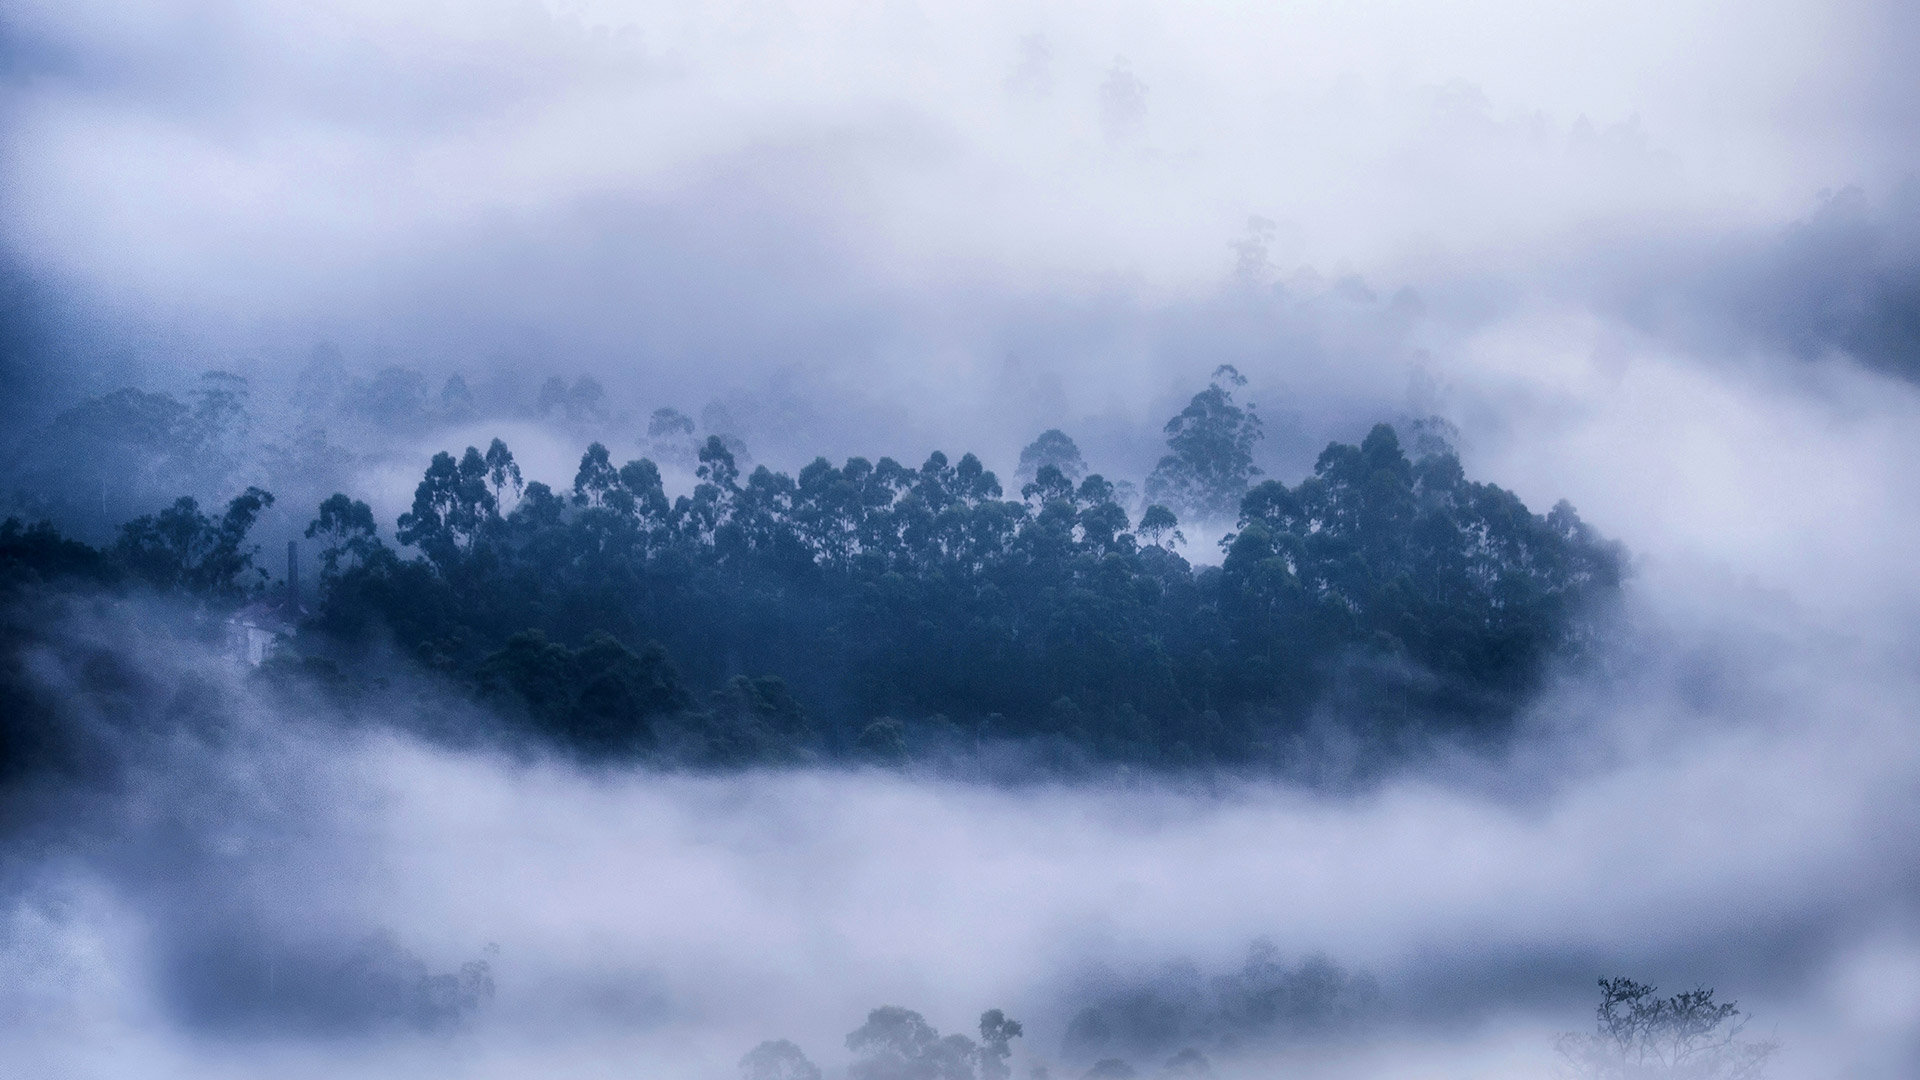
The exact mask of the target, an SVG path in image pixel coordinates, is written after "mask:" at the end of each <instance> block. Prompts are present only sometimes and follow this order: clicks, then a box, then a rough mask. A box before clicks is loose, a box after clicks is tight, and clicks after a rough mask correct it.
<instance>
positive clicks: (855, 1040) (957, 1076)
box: [847, 1005, 980, 1080]
mask: <svg viewBox="0 0 1920 1080" xmlns="http://www.w3.org/2000/svg"><path fill="white" fill-rule="evenodd" d="M847 1049H848V1050H851V1051H853V1052H854V1053H855V1054H857V1055H859V1056H858V1058H857V1059H856V1060H855V1061H854V1063H853V1065H852V1066H851V1067H850V1068H848V1070H847V1076H848V1077H849V1078H850V1080H975V1074H974V1068H973V1067H974V1063H975V1062H976V1061H977V1060H978V1059H979V1056H980V1048H979V1047H978V1046H976V1045H975V1044H974V1041H973V1040H972V1039H969V1038H967V1037H966V1036H965V1035H948V1036H946V1037H944V1038H942V1037H941V1035H940V1033H939V1032H938V1031H936V1030H934V1028H933V1025H931V1024H929V1023H927V1021H926V1018H925V1017H923V1016H921V1015H920V1014H919V1013H917V1012H914V1011H912V1010H911V1009H903V1008H900V1007H899V1006H897V1005H883V1006H881V1007H880V1008H878V1009H875V1010H873V1011H872V1012H870V1013H868V1014H867V1022H866V1023H864V1024H862V1025H860V1027H859V1028H858V1029H856V1030H855V1031H854V1032H853V1033H852V1034H850V1035H848V1036H847Z"/></svg>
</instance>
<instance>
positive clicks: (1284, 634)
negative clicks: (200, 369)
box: [0, 369, 1622, 769]
mask: <svg viewBox="0 0 1920 1080" xmlns="http://www.w3.org/2000/svg"><path fill="white" fill-rule="evenodd" d="M1235 379H1237V373H1234V372H1231V370H1230V369H1223V373H1222V374H1221V375H1220V376H1219V377H1217V378H1216V380H1215V381H1214V383H1213V384H1212V385H1210V386H1209V387H1208V388H1207V389H1206V390H1203V391H1202V392H1200V393H1199V394H1196V395H1195V396H1194V401H1193V403H1192V404H1191V405H1190V406H1189V407H1188V409H1186V410H1185V411H1183V412H1182V413H1181V414H1180V415H1179V416H1176V417H1175V418H1174V420H1173V421H1171V422H1170V423H1169V424H1168V426H1167V430H1168V444H1169V454H1168V456H1167V458H1165V459H1164V460H1163V461H1162V462H1161V464H1160V466H1159V467H1158V468H1156V470H1155V472H1154V475H1153V476H1152V477H1149V480H1148V485H1147V486H1148V490H1149V493H1150V495H1152V496H1158V497H1160V498H1162V499H1165V500H1166V501H1168V502H1174V503H1177V508H1178V512H1176V508H1175V507H1173V506H1169V505H1166V504H1165V503H1164V502H1154V503H1151V504H1150V505H1148V506H1147V507H1146V508H1145V509H1144V511H1143V512H1142V513H1140V515H1139V517H1138V520H1135V519H1134V518H1133V517H1132V516H1131V515H1130V513H1129V510H1128V507H1127V505H1126V504H1125V500H1126V493H1125V492H1124V491H1123V490H1122V489H1121V488H1120V487H1119V486H1117V485H1115V484H1114V483H1111V482H1109V481H1108V480H1106V479H1105V478H1103V477H1102V476H1100V475H1098V474H1087V473H1085V468H1084V464H1083V463H1082V462H1080V460H1079V455H1078V451H1077V449H1075V448H1074V447H1073V446H1072V442H1071V440H1070V439H1067V438H1066V436H1064V435H1063V434H1061V433H1059V432H1057V431H1055V432H1048V433H1047V434H1045V435H1043V436H1042V437H1041V438H1040V439H1038V440H1036V441H1035V444H1034V445H1033V446H1030V447H1029V448H1028V453H1027V454H1025V455H1023V469H1022V471H1023V472H1024V473H1026V474H1027V475H1028V476H1030V479H1028V480H1027V481H1026V482H1025V483H1024V484H1022V485H1021V487H1020V489H1019V490H1018V491H1017V492H1008V491H1006V490H1004V489H1003V487H1002V485H1001V483H1000V481H999V480H998V478H997V477H996V476H995V475H994V474H993V473H992V472H991V471H989V470H987V469H986V468H985V467H984V466H983V465H982V463H981V462H980V460H979V459H978V458H977V457H975V456H974V455H972V454H964V455H962V456H961V457H960V458H959V459H958V460H952V459H950V458H948V457H947V456H946V455H945V454H943V453H939V452H935V453H933V454H931V455H929V457H928V458H927V459H926V460H925V461H924V462H922V463H921V464H920V465H919V466H918V467H909V466H906V465H903V464H901V463H900V462H898V461H895V460H893V459H891V458H886V457H882V458H879V459H878V460H877V461H875V460H869V459H866V458H862V457H854V458H850V459H848V460H846V461H844V462H841V463H840V464H837V465H836V464H834V463H832V462H829V461H827V460H825V459H816V460H815V461H813V462H812V463H811V464H809V465H807V466H806V467H805V468H803V469H801V470H799V471H798V473H797V474H793V475H789V474H787V473H784V472H778V471H774V470H772V469H769V468H767V467H765V466H761V467H757V468H754V469H753V470H752V471H751V472H750V473H743V470H742V469H741V467H740V465H739V461H738V458H737V457H736V455H735V453H734V452H733V449H732V448H730V447H729V445H728V443H727V440H724V439H722V438H719V437H709V438H708V439H707V440H706V442H705V444H704V445H703V446H701V447H699V449H698V452H697V477H698V483H697V484H696V486H695V487H694V488H693V490H692V491H691V492H690V493H688V494H685V495H681V496H679V497H677V498H670V497H669V496H668V494H667V492H666V489H665V486H664V483H663V480H662V476H661V471H660V469H659V468H658V467H657V466H656V465H655V463H654V462H653V461H651V460H649V459H647V458H639V459H636V460H632V461H628V462H626V463H624V464H616V463H615V461H614V459H613V457H612V456H611V454H610V452H609V451H608V450H607V448H606V447H605V446H604V445H602V444H600V443H594V444H592V445H591V446H589V447H588V448H587V450H586V452H585V453H584V454H583V455H582V457H581V459H580V463H579V467H578V469H577V471H576V473H575V475H574V478H573V482H572V484H571V485H570V486H568V487H565V488H562V489H559V490H556V489H554V488H553V487H550V486H549V485H547V484H544V483H541V482H538V481H535V482H530V483H529V482H525V480H524V478H523V476H522V474H521V471H520V468H519V466H518V464H517V462H516V461H515V459H514V457H513V454H512V451H511V450H510V449H509V448H508V447H507V446H506V445H505V443H503V442H502V441H500V440H498V439H495V440H493V441H492V443H491V445H490V446H489V447H488V448H487V449H486V450H484V451H483V450H481V449H479V448H478V447H468V448H466V450H465V451H464V452H463V453H461V454H459V455H457V456H456V455H455V454H453V453H450V452H443V453H440V454H437V455H435V457H434V458H433V460H432V462H431V463H430V464H429V465H428V467H427V469H426V472H425V475H424V476H423V477H422V478H421V480H420V483H419V485H418V487H417V488H416V491H415V493H414V498H413V502H412V505H411V507H410V508H409V509H408V510H407V512H406V513H404V514H402V515H400V517H399V519H398V521H397V522H396V523H395V527H394V529H393V530H392V532H391V534H390V535H391V541H389V540H388V538H387V537H386V536H383V535H382V530H381V529H380V527H379V523H378V522H376V520H375V518H374V515H373V512H372V510H371V509H370V507H369V506H368V504H367V503H366V502H364V501H361V500H358V499H355V498H352V497H351V496H349V495H347V494H344V493H342V494H335V495H333V496H332V497H330V498H327V499H326V500H325V501H324V502H323V503H322V504H321V505H320V507H319V509H318V512H317V514H316V516H315V517H314V519H313V520H312V522H311V524H310V525H309V526H308V528H307V530H306V535H307V536H308V537H309V538H311V539H312V540H313V541H315V542H316V543H317V546H318V549H319V550H318V555H319V561H320V565H321V574H320V583H319V591H318V595H317V596H316V597H314V598H313V600H314V603H313V606H312V608H311V609H310V610H309V611H307V612H306V613H305V615H306V624H305V627H304V629H303V632H302V633H301V635H300V636H299V639H298V641H297V643H296V645H295V652H296V653H297V654H298V656H299V657H302V658H305V660H307V661H309V662H311V663H314V664H322V665H325V666H327V667H328V668H329V669H330V670H335V671H338V672H341V673H344V674H343V677H345V678H347V679H349V680H350V679H352V678H353V677H354V673H355V672H357V671H362V670H366V669H367V667H368V663H369V661H370V658H372V657H373V656H374V655H375V654H377V653H379V652H380V651H381V650H383V649H391V648H397V649H398V650H400V651H401V652H402V653H403V654H405V655H406V656H408V657H410V658H411V659H412V660H414V661H416V662H417V663H418V664H419V665H421V666H422V667H424V668H426V669H428V670H430V671H432V672H435V673H438V674H439V675H440V676H442V677H444V678H446V679H447V680H449V681H451V682H452V683H454V684H456V685H458V686H460V687H462V688H464V690H465V691H466V692H467V693H469V694H470V695H471V696H472V697H473V698H474V699H476V700H478V701H480V702H483V703H486V704H487V705H489V706H491V707H492V708H493V709H494V710H495V711H497V712H498V713H499V714H501V715H503V716H506V717H508V718H509V719H510V721H511V722H512V723H514V724H516V725H519V726H521V727H522V728H524V729H525V730H526V731H528V732H530V733H532V734H535V735H537V736H539V737H542V738H548V739H551V740H553V741H555V742H557V743H559V744H561V745H565V746H568V747H571V748H574V749H577V750H579V751H581V752H584V753H590V754H596V755H615V756H640V755H647V754H660V755H668V756H671V757H675V758H678V759H685V760H692V761H695V762H699V763H704V764H715V765H719V764H741V763H748V762H755V761H783V760H784V761H798V760H815V759H821V758H827V759H842V758H850V757H864V758H869V759H875V760H901V759H904V758H907V757H911V756H916V755H920V754H923V753H929V752H933V751H935V750H941V749H946V750H952V749H960V750H965V749H968V748H977V747H980V746H983V745H986V744H989V743H992V744H996V745H997V744H1001V743H1006V742H1014V743H1022V744H1026V745H1028V746H1031V747H1036V748H1042V749H1046V750H1048V751H1049V752H1050V753H1057V754H1058V755H1061V756H1062V757H1063V759H1071V760H1075V761H1096V762H1098V761H1104V762H1121V763H1128V764H1137V765H1142V766H1148V767H1164V768H1175V769H1178V768H1185V767H1193V766H1206V765H1214V764H1241V763H1249V762H1255V761H1260V760H1268V759H1273V758H1275V757H1279V756H1284V755H1285V754H1286V753H1287V752H1288V747H1290V746H1292V745H1294V743H1295V741H1296V740H1297V739H1298V738H1300V737H1301V735H1302V733H1303V732H1305V731H1307V730H1308V729H1309V728H1310V727H1312V726H1313V725H1316V724H1326V723H1332V724H1334V725H1335V726H1336V727H1338V728H1340V729H1342V730H1346V731H1350V732H1353V733H1355V734H1357V735H1359V736H1362V737H1363V738H1365V739H1367V740H1370V741H1373V742H1376V743H1379V744H1382V745H1385V744H1390V743H1392V742H1394V741H1395V740H1404V739H1410V738H1421V737H1425V736H1429V735H1434V734H1442V735H1453V736H1469V737H1486V736H1497V735H1498V734H1500V733H1501V732H1503V731H1504V730H1505V729H1506V727H1507V726H1508V725H1509V724H1510V722H1511V720H1512V718H1513V717H1514V715H1515V714H1516V711H1517V710H1518V709H1519V708H1520V707H1522V706H1523V705H1524V703H1525V701H1526V700H1527V698H1528V696H1529V694H1530V693H1532V692H1533V691H1534V690H1535V689H1536V688H1537V687H1538V685H1539V683H1540V680H1541V679H1542V678H1543V677H1544V676H1545V675H1546V673H1547V672H1548V671H1549V669H1550V668H1551V666H1552V665H1553V664H1554V663H1556V662H1563V661H1567V660H1570V659H1577V658H1578V657H1579V656H1581V655H1582V653H1583V651H1584V650H1585V649H1586V648H1587V647H1588V645H1589V644H1590V642H1591V639H1592V637H1593V634H1594V632H1595V627H1596V626H1597V620H1598V619H1599V618H1600V617H1601V612H1602V611H1603V610H1604V604H1605V601H1606V600H1607V598H1608V597H1610V596H1611V595H1613V594H1614V593H1616V592H1617V590H1618V588H1619V584H1620V580H1621V573H1622V554H1621V551H1620V549H1619V548H1618V546H1617V545H1615V544H1613V543H1611V542H1609V541H1606V540H1604V539H1602V538H1601V537H1599V536H1598V535H1596V533H1595V532H1594V531H1593V530H1592V529H1591V528H1590V527H1589V526H1587V525H1586V524H1585V523H1583V522H1582V521H1581V520H1580V518H1579V517H1578V515H1577V514H1575V512H1574V511H1573V509H1572V508H1571V507H1569V506H1567V505H1566V504H1565V503H1561V504H1560V505H1558V506H1556V507H1554V508H1553V509H1552V510H1551V511H1550V512H1548V513H1547V514H1545V515H1539V514H1534V513H1532V512H1530V511H1529V510H1528V509H1527V507H1526V506H1525V505H1523V504H1522V502H1521V501H1520V499H1519V498H1517V497H1516V496H1515V495H1514V494H1513V493H1511V492H1509V491H1505V490H1503V489H1501V488H1499V487H1497V486H1494V485H1491V484H1484V483H1476V482H1474V481H1471V480H1469V479H1467V477H1466V476H1465V474H1464V472H1463V470H1462V468H1461V465H1460V462H1459V459H1458V457H1457V456H1456V455H1455V454H1454V453H1453V452H1452V451H1451V450H1450V449H1447V448H1446V447H1445V446H1444V445H1442V444H1434V445H1423V448H1422V449H1421V450H1419V451H1416V452H1415V453H1414V454H1412V455H1409V453H1408V452H1407V450H1406V449H1405V448H1404V447H1403V446H1402V444H1401V441H1400V438H1399V436H1398V434H1397V432H1396V431H1395V430H1394V429H1393V428H1392V427H1391V426H1388V425H1384V424H1383V425H1379V426H1376V427H1375V428H1374V429H1373V430H1372V431H1371V432H1369V433H1368V435H1367V436H1366V438H1365V439H1363V440H1362V441H1361V442H1360V443H1359V444H1358V445H1348V444H1342V443H1333V444H1331V445H1329V446H1328V447H1327V448H1326V450H1325V451H1324V452H1323V453H1322V454H1321V455H1320V457H1319V459H1318V461H1317V463H1316V465H1315V467H1314V470H1313V473H1312V475H1310V476H1308V477H1306V478H1305V479H1303V480H1302V481H1301V482H1300V483H1298V484H1295V485H1288V484H1286V483H1283V482H1281V481H1278V480H1271V479H1269V480H1264V481H1261V482H1258V483H1254V481H1255V480H1256V479H1257V470H1255V469H1253V468H1252V466H1251V447H1252V442H1253V440H1254V439H1256V438H1257V437H1258V430H1257V420H1256V419H1255V418H1254V417H1253V416H1252V414H1251V410H1250V409H1249V408H1245V407H1242V406H1239V405H1236V404H1235V403H1234V401H1233V389H1234V387H1235V385H1236V383H1235V382H1234V380H1235ZM1429 442H1431V441H1430V440H1429ZM1249 484H1251V486H1248V485H1249ZM272 502H273V496H272V495H271V494H270V493H268V492H266V491H263V490H260V489H257V488H250V489H248V490H247V491H246V492H244V493H243V494H241V495H240V496H238V497H237V498H235V499H234V500H232V502H230V503H229V504H228V505H227V506H226V507H225V508H224V509H223V510H220V511H217V512H211V513H210V512H207V511H203V510H202V509H201V507H200V506H199V504H198V503H196V502H195V501H194V500H193V499H191V498H184V497H183V498H181V499H180V500H178V501H177V502H176V503H175V504H173V505H172V506H170V507H168V508H167V509H165V510H162V511H160V512H158V513H156V514H150V515H143V516H140V517H138V518H136V519H134V520H133V521H131V522H128V523H127V524H125V525H123V526H122V527H121V528H120V530H119V532H118V534H117V538H116V540H115V541H114V542H113V543H112V544H110V545H108V546H106V547H105V548H103V549H100V550H98V551H96V550H94V549H91V548H86V546H85V545H79V544H77V543H76V542H74V541H70V540H66V539H64V538H61V537H59V536H58V535H57V534H55V533H53V532H51V531H49V530H48V529H47V528H46V527H44V526H42V527H39V528H27V527H25V526H22V525H20V524H19V523H17V522H14V523H10V524H8V525H7V526H6V532H5V533H4V534H0V565H8V566H12V567H14V568H15V569H14V571H13V572H14V573H15V574H16V576H17V574H18V573H19V572H20V568H22V567H30V564H34V563H35V562H36V560H41V561H46V560H52V561H53V562H61V564H62V565H66V566H68V567H69V568H71V567H74V566H80V565H83V564H84V565H85V566H87V567H91V568H92V569H91V570H90V571H89V572H90V573H94V574H96V575H105V576H108V577H111V576H114V575H118V576H120V577H122V578H124V579H126V580H129V581H134V582H139V583H142V584H143V585H145V586H146V587H150V588H154V589H158V590H161V591H169V592H176V593H190V594H192V595H195V596H198V597H200V598H202V599H203V600H207V599H213V600H222V601H225V602H229V603H235V602H238V601H239V600H240V599H243V598H245V597H246V596H248V595H249V594H250V591H251V592H252V593H256V594H257V593H258V592H259V591H260V590H261V589H263V588H264V587H265V583H266V575H265V573H264V571H262V570H261V569H260V567H259V566H258V565H257V561H256V559H255V555H256V554H257V552H256V551H255V550H254V549H252V548H250V547H249V545H248V543H247V534H248V530H249V529H250V527H251V525H252V523H253V521H254V520H255V518H256V517H257V516H258V515H259V514H260V512H261V511H262V510H263V509H264V508H265V507H267V506H270V505H271V504H272ZM1223 502H1230V503H1231V504H1232V505H1234V506H1235V508H1236V515H1235V521H1236V527H1235V529H1234V531H1233V532H1231V533H1230V534H1228V535H1227V537H1226V538H1225V539H1224V540H1223V541H1222V545H1223V548H1224V552H1223V554H1224V559H1223V561H1222V563H1221V564H1220V565H1219V566H1203V567H1198V568H1196V567H1195V566H1194V565H1192V564H1190V563H1189V562H1188V561H1187V559H1185V558H1184V557H1183V556H1182V555H1181V554H1179V551H1178V548H1179V547H1180V544H1179V538H1180V530H1179V525H1180V517H1179V513H1180V512H1184V513H1195V512H1199V513H1203V514H1204V513H1206V512H1208V511H1209V510H1210V509H1214V508H1217V506H1218V505H1220V504H1222V503H1223ZM63 560H64V561H63ZM48 565H52V562H49V563H48ZM284 660H285V658H283V661H284ZM282 666H284V662H283V665H282Z"/></svg>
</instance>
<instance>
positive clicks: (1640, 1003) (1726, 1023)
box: [1554, 979, 1779, 1080]
mask: <svg viewBox="0 0 1920 1080" xmlns="http://www.w3.org/2000/svg"><path fill="white" fill-rule="evenodd" d="M1594 1011H1595V1014H1596V1015H1595V1025H1594V1030H1593V1031H1592V1032H1591V1033H1586V1032H1566V1033H1564V1034H1562V1035H1560V1036H1559V1038H1557V1039H1556V1040H1555V1041H1554V1048H1555V1049H1556V1050H1557V1051H1558V1052H1559V1054H1560V1057H1561V1059H1562V1060H1563V1061H1564V1062H1565V1064H1566V1068H1567V1071H1568V1073H1569V1075H1571V1076H1573V1077H1577V1078H1578V1080H1754V1078H1757V1077H1759V1076H1762V1075H1763V1074H1764V1073H1765V1071H1766V1067H1767V1063H1768V1061H1770V1060H1771V1059H1772V1058H1773V1055H1774V1054H1775V1053H1776V1052H1777V1051H1778V1050H1779V1045H1778V1044H1777V1043H1774V1042H1772V1041H1771V1040H1761V1041H1757V1042H1756V1041H1750V1040H1747V1039H1745V1038H1743V1037H1742V1035H1743V1033H1744V1032H1745V1029H1746V1026H1747V1022H1746V1020H1745V1019H1744V1018H1743V1017H1742V1015H1741V1013H1740V1010H1739V1009H1738V1008H1736V1007H1735V1003H1734V1002H1731V1001H1726V1002H1717V1001H1715V1000H1714V999H1713V991H1712V990H1711V989H1694V990H1689V991H1686V992H1684V993H1679V994H1675V995H1673V996H1671V997H1665V998H1663V997H1660V996H1659V993H1658V988H1656V987H1653V986H1649V985H1647V984H1645V983H1638V982H1634V981H1633V980H1632V979H1601V980H1600V1004H1599V1006H1598V1007H1597V1008H1596V1009H1595V1010H1594Z"/></svg>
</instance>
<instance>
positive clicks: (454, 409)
mask: <svg viewBox="0 0 1920 1080" xmlns="http://www.w3.org/2000/svg"><path fill="white" fill-rule="evenodd" d="M475 411H476V410H475V408H474V403H473V391H472V390H469V389H468V388H467V380H466V377H465V376H463V375H461V374H460V373H459V372H457V371H456V372H454V373H453V374H451V375H449V376H447V381H446V382H445V383H444V384H442V385H441V387H440V418H441V419H442V420H445V421H447V422H448V423H453V424H460V423H465V422H466V421H468V420H471V419H473V416H474V412H475Z"/></svg>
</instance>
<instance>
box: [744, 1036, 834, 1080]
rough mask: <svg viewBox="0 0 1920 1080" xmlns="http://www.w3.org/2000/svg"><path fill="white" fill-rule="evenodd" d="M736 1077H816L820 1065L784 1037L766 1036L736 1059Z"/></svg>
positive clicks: (781, 1079) (757, 1079)
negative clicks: (737, 1069) (737, 1061)
mask: <svg viewBox="0 0 1920 1080" xmlns="http://www.w3.org/2000/svg"><path fill="white" fill-rule="evenodd" d="M740 1080H820V1067H819V1066H818V1065H815V1064H814V1063H813V1062H811V1061H808V1060H807V1055H805V1054H803V1053H801V1052H800V1048H799V1047H798V1046H795V1045H794V1044H793V1043H791V1042H789V1041H787V1040H786V1039H779V1040H773V1039H769V1040H767V1041H766V1042H763V1043H761V1044H760V1045H759V1046H756V1047H754V1048H753V1049H752V1050H749V1051H747V1056H746V1057H743V1058H741V1059H740Z"/></svg>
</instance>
